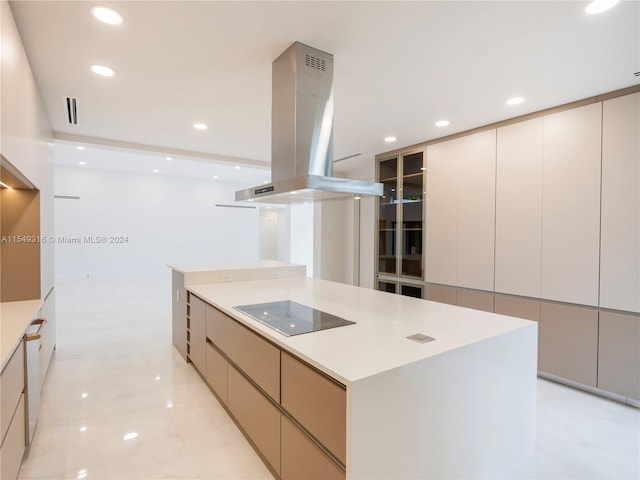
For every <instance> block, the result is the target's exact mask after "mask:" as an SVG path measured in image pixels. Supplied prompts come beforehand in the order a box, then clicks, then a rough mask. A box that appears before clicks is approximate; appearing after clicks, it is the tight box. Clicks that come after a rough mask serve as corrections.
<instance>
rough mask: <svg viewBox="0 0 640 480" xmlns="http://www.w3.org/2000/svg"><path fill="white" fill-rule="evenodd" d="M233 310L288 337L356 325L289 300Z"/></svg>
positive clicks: (243, 306) (239, 307)
mask: <svg viewBox="0 0 640 480" xmlns="http://www.w3.org/2000/svg"><path fill="white" fill-rule="evenodd" d="M233 308H235V309H236V310H239V311H241V312H242V313H246V314H247V315H249V316H250V317H251V318H254V319H256V320H257V321H259V322H260V323H264V324H265V325H267V326H268V327H271V328H273V329H274V330H276V331H278V332H280V333H282V334H283V335H286V336H287V337H291V336H293V335H301V334H303V333H310V332H317V331H318V330H327V329H329V328H336V327H344V326H345V325H355V323H356V322H351V321H349V320H345V319H344V318H340V317H336V316H335V315H331V314H330V313H325V312H321V311H320V310H316V309H315V308H311V307H307V306H306V305H301V304H299V303H296V302H291V301H289V300H282V301H280V302H269V303H256V304H254V305H241V306H238V307H233Z"/></svg>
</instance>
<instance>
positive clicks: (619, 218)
mask: <svg viewBox="0 0 640 480" xmlns="http://www.w3.org/2000/svg"><path fill="white" fill-rule="evenodd" d="M602 107H603V111H602V231H601V243H602V248H601V252H600V306H601V307H606V308H612V309H617V310H626V311H630V312H640V93H635V94H633V95H627V96H624V97H619V98H614V99H611V100H607V101H605V102H603V105H602Z"/></svg>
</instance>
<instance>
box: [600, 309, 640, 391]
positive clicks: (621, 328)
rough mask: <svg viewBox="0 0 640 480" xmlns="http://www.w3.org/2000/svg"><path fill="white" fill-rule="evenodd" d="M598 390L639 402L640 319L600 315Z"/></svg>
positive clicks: (612, 313) (634, 316)
mask: <svg viewBox="0 0 640 480" xmlns="http://www.w3.org/2000/svg"><path fill="white" fill-rule="evenodd" d="M598 388H601V389H603V390H607V391H609V392H613V393H617V394H618V395H623V396H625V397H629V398H633V399H635V400H640V316H638V315H627V314H622V313H614V312H600V323H599V335H598Z"/></svg>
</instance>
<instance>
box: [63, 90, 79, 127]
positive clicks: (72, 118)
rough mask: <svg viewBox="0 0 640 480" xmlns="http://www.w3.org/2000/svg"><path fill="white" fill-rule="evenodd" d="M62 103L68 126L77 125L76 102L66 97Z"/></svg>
mask: <svg viewBox="0 0 640 480" xmlns="http://www.w3.org/2000/svg"><path fill="white" fill-rule="evenodd" d="M64 103H65V107H66V110H67V123H68V124H69V125H77V124H78V100H77V99H75V98H73V97H66V98H65V101H64Z"/></svg>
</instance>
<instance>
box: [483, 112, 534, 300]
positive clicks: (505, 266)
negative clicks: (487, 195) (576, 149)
mask: <svg viewBox="0 0 640 480" xmlns="http://www.w3.org/2000/svg"><path fill="white" fill-rule="evenodd" d="M543 123H544V121H543V119H542V118H541V117H540V118H534V119H532V120H527V121H524V122H520V123H515V124H513V125H508V126H506V127H500V128H498V135H497V157H496V165H497V166H496V168H497V173H496V265H495V269H496V280H495V282H496V285H495V291H496V292H501V293H508V294H512V295H521V296H525V297H534V298H539V297H540V263H541V256H542V252H541V250H542V159H543V154H544V148H543V138H544V137H543V135H544V125H543Z"/></svg>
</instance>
